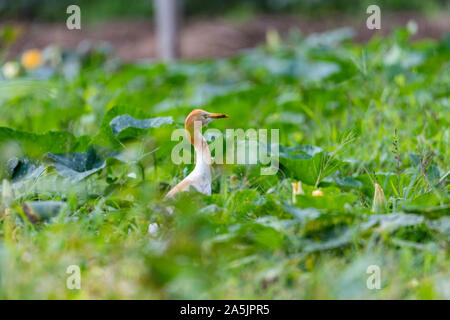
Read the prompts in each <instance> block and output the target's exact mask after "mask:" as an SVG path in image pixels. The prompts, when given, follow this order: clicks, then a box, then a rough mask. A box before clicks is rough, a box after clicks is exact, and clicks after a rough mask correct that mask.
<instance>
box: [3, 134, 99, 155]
mask: <svg viewBox="0 0 450 320" xmlns="http://www.w3.org/2000/svg"><path fill="white" fill-rule="evenodd" d="M10 142H12V143H18V144H19V145H20V147H21V148H22V149H23V151H24V152H25V153H26V154H27V155H28V156H30V157H33V156H40V155H43V154H45V153H46V152H53V153H62V152H75V151H84V150H86V147H87V146H88V144H89V143H90V138H89V137H87V136H81V137H78V138H77V137H75V136H74V135H72V134H71V133H68V132H64V131H49V132H47V133H44V134H36V133H31V132H24V131H19V130H14V129H11V128H5V127H0V147H1V146H2V145H5V144H7V143H10Z"/></svg>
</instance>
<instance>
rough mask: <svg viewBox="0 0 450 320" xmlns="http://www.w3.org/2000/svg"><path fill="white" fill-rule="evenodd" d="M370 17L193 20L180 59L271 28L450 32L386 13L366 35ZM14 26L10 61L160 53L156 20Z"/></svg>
mask: <svg viewBox="0 0 450 320" xmlns="http://www.w3.org/2000/svg"><path fill="white" fill-rule="evenodd" d="M366 17H367V16H362V17H359V18H358V17H349V16H327V17H326V18H324V19H318V18H315V19H313V18H308V17H302V16H294V15H270V16H257V17H254V18H252V19H250V20H247V21H240V22H239V21H230V20H225V19H221V18H207V17H203V18H192V19H189V20H187V21H185V23H184V24H183V27H182V30H181V46H180V47H181V57H182V58H184V59H199V58H206V57H226V56H230V55H233V54H235V53H236V52H237V51H239V50H242V49H244V48H249V47H254V46H256V45H258V44H260V43H262V42H264V41H265V37H266V32H267V30H269V29H275V30H277V31H278V32H279V33H280V34H281V35H282V36H284V35H286V34H287V33H288V32H289V30H291V29H294V28H298V29H300V31H301V32H302V33H303V34H305V35H307V34H310V33H313V32H321V31H325V30H329V29H334V28H338V27H343V26H351V27H353V28H354V29H355V31H356V38H355V40H356V41H367V40H368V39H370V38H371V37H372V36H373V35H374V34H376V33H377V32H380V33H381V34H388V33H390V32H391V31H392V29H393V28H395V27H396V26H404V25H406V23H407V22H408V21H410V20H414V21H416V23H417V25H418V27H419V28H418V33H417V35H416V36H415V39H420V38H424V37H427V38H428V37H429V38H435V39H438V38H440V37H442V36H443V35H444V34H445V33H449V32H450V13H448V12H446V13H439V14H435V15H433V16H426V15H423V14H418V13H389V14H382V16H381V27H382V28H381V30H380V31H373V30H368V29H367V28H366V25H365V23H366V20H365V19H366ZM14 23H15V24H18V25H19V26H20V28H21V30H22V33H21V36H20V38H19V39H18V41H17V42H16V43H15V44H14V45H13V46H12V47H11V49H10V51H9V54H8V56H9V57H13V56H17V55H19V54H20V53H21V52H23V50H26V49H31V48H44V47H45V46H47V45H49V44H52V43H54V44H58V45H59V46H61V47H62V48H67V49H71V48H75V47H76V46H77V45H78V44H79V43H80V41H82V40H83V39H89V40H91V41H92V42H94V43H96V42H101V41H106V42H109V43H110V44H112V45H113V47H114V48H115V50H116V54H117V55H118V56H119V57H120V58H122V59H124V60H126V61H134V60H138V59H148V58H155V57H156V53H157V45H156V41H155V32H154V26H153V23H152V21H112V22H107V23H104V24H101V25H98V26H87V27H82V30H68V29H67V28H66V26H65V23H56V24H50V23H27V22H14Z"/></svg>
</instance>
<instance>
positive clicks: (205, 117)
mask: <svg viewBox="0 0 450 320" xmlns="http://www.w3.org/2000/svg"><path fill="white" fill-rule="evenodd" d="M221 118H228V116H227V115H226V114H223V113H211V112H207V111H205V110H201V109H195V110H193V111H192V112H191V113H189V115H188V116H187V118H186V122H185V123H184V125H185V127H186V129H190V128H194V124H195V122H196V121H199V122H201V124H202V127H203V126H206V125H207V124H208V123H210V122H211V121H213V120H215V119H221Z"/></svg>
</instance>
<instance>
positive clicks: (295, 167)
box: [280, 146, 344, 186]
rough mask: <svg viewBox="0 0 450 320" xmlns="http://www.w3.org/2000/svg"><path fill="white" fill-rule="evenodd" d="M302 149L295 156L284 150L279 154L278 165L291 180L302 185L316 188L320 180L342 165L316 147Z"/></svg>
mask: <svg viewBox="0 0 450 320" xmlns="http://www.w3.org/2000/svg"><path fill="white" fill-rule="evenodd" d="M302 147H303V148H301V149H300V151H301V152H298V153H295V154H292V153H291V152H289V151H290V150H288V149H284V150H283V151H282V152H281V153H280V163H281V164H282V165H283V166H284V167H285V168H286V169H287V171H288V172H289V173H290V175H291V176H292V177H293V178H295V179H297V180H300V181H302V182H303V183H306V184H309V185H313V186H317V185H318V184H319V183H320V181H321V180H323V179H324V178H325V177H327V176H329V175H330V174H332V173H333V172H335V171H336V170H338V169H339V168H340V167H341V166H343V164H344V163H343V162H342V161H340V160H338V159H336V158H334V157H333V156H332V155H331V154H330V153H328V152H325V151H319V150H320V149H319V148H317V147H313V146H302ZM286 151H288V152H286Z"/></svg>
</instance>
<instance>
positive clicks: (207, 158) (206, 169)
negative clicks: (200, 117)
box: [193, 130, 211, 180]
mask: <svg viewBox="0 0 450 320" xmlns="http://www.w3.org/2000/svg"><path fill="white" fill-rule="evenodd" d="M193 145H194V149H195V159H196V160H195V168H194V171H193V172H198V174H200V175H201V176H202V177H203V178H205V179H209V180H211V151H210V150H209V147H208V143H207V142H206V139H205V138H204V137H203V135H202V134H201V132H200V131H197V130H196V131H195V132H194V143H193Z"/></svg>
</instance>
